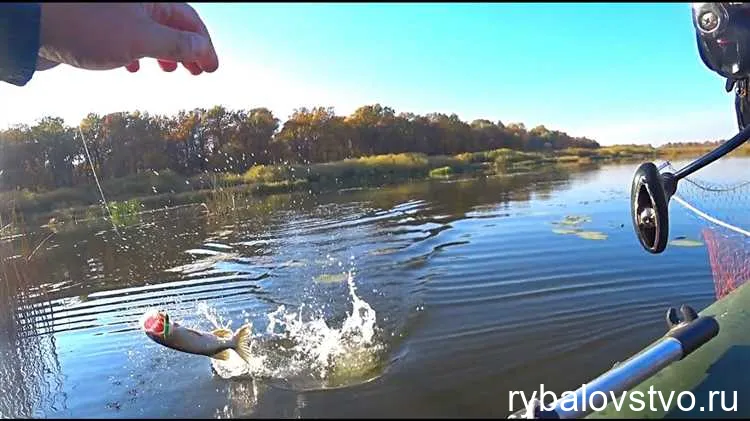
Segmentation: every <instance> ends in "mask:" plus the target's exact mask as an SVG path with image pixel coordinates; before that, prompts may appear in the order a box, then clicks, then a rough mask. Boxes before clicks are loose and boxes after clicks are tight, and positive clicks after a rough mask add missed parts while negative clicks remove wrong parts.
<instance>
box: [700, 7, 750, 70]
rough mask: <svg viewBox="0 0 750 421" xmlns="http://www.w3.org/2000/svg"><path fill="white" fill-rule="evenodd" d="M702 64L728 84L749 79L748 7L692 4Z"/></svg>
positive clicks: (749, 16) (749, 34)
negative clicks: (725, 79) (726, 80)
mask: <svg viewBox="0 0 750 421" xmlns="http://www.w3.org/2000/svg"><path fill="white" fill-rule="evenodd" d="M691 6H692V15H693V27H694V28H695V32H696V37H697V41H698V51H699V53H700V57H701V60H703V63H704V64H705V65H706V66H707V67H708V68H709V69H711V70H713V71H714V72H716V73H718V74H720V75H721V76H723V77H725V78H727V79H730V80H739V79H746V78H748V77H750V51H748V49H749V48H750V4H745V3H691Z"/></svg>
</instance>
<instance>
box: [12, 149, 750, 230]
mask: <svg viewBox="0 0 750 421" xmlns="http://www.w3.org/2000/svg"><path fill="white" fill-rule="evenodd" d="M709 150H710V148H708V147H699V148H696V147H688V148H679V149H678V148H675V147H669V148H652V147H648V146H640V145H615V146H606V147H600V148H596V149H581V148H575V149H565V150H558V151H551V152H523V151H517V150H512V149H497V150H492V151H483V152H473V153H462V154H458V155H454V156H427V155H424V154H414V153H405V154H388V155H374V156H369V157H363V158H355V159H347V160H343V161H334V162H326V163H318V164H310V165H281V166H279V165H256V166H253V167H251V168H250V169H249V170H248V171H247V172H245V173H244V174H232V173H206V174H200V175H198V176H193V177H185V176H181V175H179V174H176V173H174V172H172V171H169V170H167V171H162V172H157V171H152V172H150V173H142V174H139V175H137V176H129V177H123V178H119V179H109V180H106V181H104V182H103V183H102V189H103V190H104V194H105V198H106V199H107V202H108V204H109V207H110V212H113V211H114V212H113V219H116V218H119V219H123V218H127V217H128V215H134V214H139V213H143V212H147V211H152V210H155V209H159V208H164V207H174V206H185V205H191V204H194V205H200V204H204V205H205V206H206V207H207V208H208V209H209V211H210V212H212V213H222V212H224V211H226V208H227V206H228V205H229V203H228V202H231V201H233V200H234V199H235V197H236V196H251V197H264V196H268V195H274V194H284V193H293V192H298V191H303V190H308V191H309V192H310V193H313V192H315V193H321V192H324V191H328V190H337V189H347V188H367V187H379V186H383V185H387V184H392V183H400V182H406V181H422V180H429V179H452V178H464V177H467V176H469V177H477V176H495V175H512V174H515V173H518V172H519V171H521V172H523V171H538V170H544V169H548V168H549V169H554V168H568V169H570V168H571V167H572V168H581V167H585V166H587V165H590V164H594V165H598V164H605V163H606V164H610V163H627V162H638V161H645V160H651V159H681V158H692V157H696V156H699V155H701V154H703V153H705V152H707V151H709ZM738 152H740V153H738V154H737V155H738V156H748V155H750V153H748V152H750V149H748V148H741V150H740V151H738ZM149 192H152V193H151V194H148V193H149ZM0 198H1V200H0V216H1V217H2V220H3V221H9V220H13V214H14V211H15V213H16V214H17V213H19V212H20V213H21V214H23V215H24V217H25V218H24V219H29V220H37V221H41V220H46V219H52V220H60V221H69V222H79V221H83V220H87V219H90V218H101V217H105V218H109V215H108V214H107V211H106V209H105V208H104V207H103V205H102V203H101V197H100V194H99V192H98V189H97V188H96V186H95V185H94V184H88V185H85V186H79V187H75V188H63V189H56V190H51V191H48V192H43V193H30V192H24V191H11V192H1V193H0ZM6 223H7V222H6Z"/></svg>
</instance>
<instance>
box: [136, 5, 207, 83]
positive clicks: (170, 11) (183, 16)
mask: <svg viewBox="0 0 750 421" xmlns="http://www.w3.org/2000/svg"><path fill="white" fill-rule="evenodd" d="M148 10H149V12H150V14H151V17H152V18H153V19H154V20H155V21H156V22H158V23H161V24H162V25H165V26H168V27H171V28H175V29H180V30H183V31H189V32H196V33H199V34H201V35H203V36H205V37H206V39H208V43H209V45H210V49H209V51H208V52H207V55H206V57H205V58H204V59H203V60H201V61H199V62H198V65H199V66H200V67H201V68H202V69H203V70H205V71H207V72H213V71H215V70H216V69H217V68H218V67H219V59H218V57H217V56H216V50H215V48H214V46H213V42H212V41H211V35H210V34H209V33H208V29H206V25H205V24H204V23H203V20H201V18H200V16H198V13H197V12H196V11H195V9H193V8H192V7H190V6H189V5H188V4H186V3H151V4H150V8H149V9H148Z"/></svg>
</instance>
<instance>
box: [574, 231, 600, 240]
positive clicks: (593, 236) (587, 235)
mask: <svg viewBox="0 0 750 421" xmlns="http://www.w3.org/2000/svg"><path fill="white" fill-rule="evenodd" d="M576 235H577V236H579V237H581V238H583V239H584V240H606V239H607V234H605V233H603V232H599V231H579V232H577V233H576Z"/></svg>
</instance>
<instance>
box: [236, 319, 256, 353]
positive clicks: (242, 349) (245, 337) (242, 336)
mask: <svg viewBox="0 0 750 421" xmlns="http://www.w3.org/2000/svg"><path fill="white" fill-rule="evenodd" d="M252 333H253V325H252V324H250V323H248V324H246V325H244V326H242V327H241V328H239V329H238V330H237V333H235V334H234V344H235V346H234V350H235V351H236V352H237V354H239V356H240V357H242V359H243V360H245V362H248V363H249V362H250V359H251V358H252V353H251V350H250V341H251V340H252V337H251V335H252Z"/></svg>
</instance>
